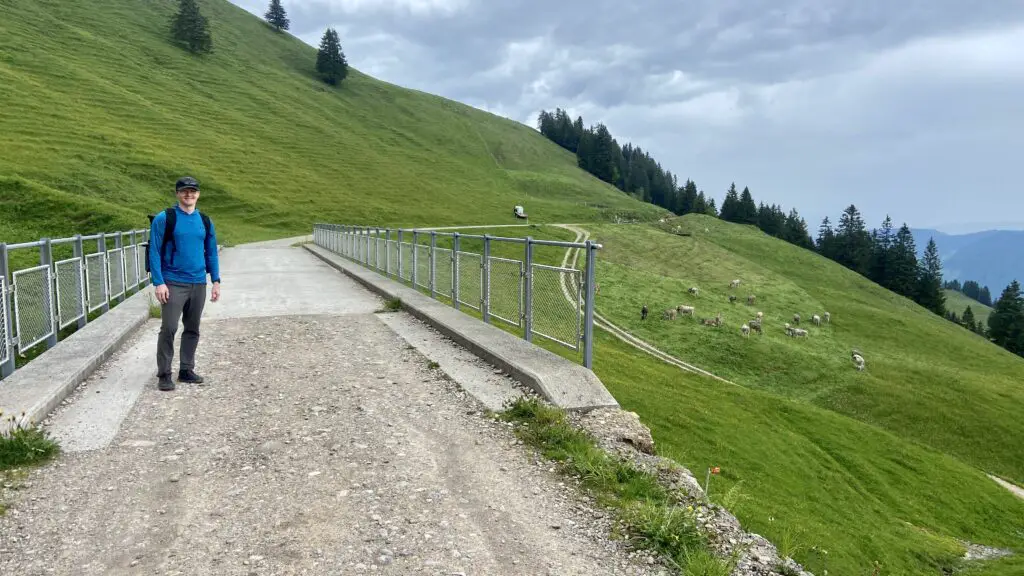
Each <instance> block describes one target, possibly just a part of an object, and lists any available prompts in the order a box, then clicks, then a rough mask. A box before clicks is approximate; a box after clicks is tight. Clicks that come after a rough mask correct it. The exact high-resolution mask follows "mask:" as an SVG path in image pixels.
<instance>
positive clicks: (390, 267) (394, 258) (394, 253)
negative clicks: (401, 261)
mask: <svg viewBox="0 0 1024 576" xmlns="http://www.w3.org/2000/svg"><path fill="white" fill-rule="evenodd" d="M387 243H388V247H387V261H386V262H385V264H386V265H387V268H385V272H386V274H387V275H388V276H393V275H395V274H396V273H397V272H398V242H396V241H395V240H388V241H387Z"/></svg>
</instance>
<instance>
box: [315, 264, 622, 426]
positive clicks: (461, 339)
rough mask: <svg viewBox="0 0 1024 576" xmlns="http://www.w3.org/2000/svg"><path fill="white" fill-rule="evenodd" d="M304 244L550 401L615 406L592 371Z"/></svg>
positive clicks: (585, 406)
mask: <svg viewBox="0 0 1024 576" xmlns="http://www.w3.org/2000/svg"><path fill="white" fill-rule="evenodd" d="M304 247H305V248H306V250H308V251H310V252H311V253H313V254H314V255H315V256H317V257H318V258H320V259H321V260H323V261H324V262H326V263H327V264H328V265H330V266H332V267H333V268H335V269H337V270H339V271H341V272H342V273H344V274H346V275H348V276H349V277H351V278H353V279H354V280H356V281H357V282H359V283H360V284H362V285H363V286H366V287H367V288H368V289H370V290H371V291H373V292H376V293H378V294H381V295H382V296H384V297H386V298H398V299H400V300H401V301H402V308H403V309H404V310H405V311H407V312H409V313H410V314H412V315H413V316H415V317H417V318H419V319H420V320H423V321H424V322H426V323H427V324H430V325H431V326H433V327H434V328H436V329H437V330H438V331H440V332H441V333H442V334H444V335H445V336H447V337H449V338H451V339H452V340H454V341H455V342H457V343H458V344H459V345H460V346H462V347H464V348H466V349H467V350H469V351H470V352H472V353H473V354H475V355H477V356H478V357H480V358H482V359H483V360H484V361H486V362H488V363H490V364H492V365H493V366H495V367H498V368H501V369H502V370H504V371H505V372H507V373H508V374H510V375H511V376H512V377H513V378H515V379H516V380H518V381H520V382H522V383H523V384H525V385H527V386H529V387H530V388H532V389H533V390H534V391H536V392H537V393H538V394H540V395H541V396H543V397H544V398H546V399H547V400H548V401H549V402H551V403H552V404H555V405H556V406H559V407H562V408H565V409H569V410H591V409H594V408H602V407H612V406H613V407H618V405H619V404H618V402H617V401H616V400H615V398H614V397H613V396H612V395H611V394H610V393H609V392H608V390H607V389H606V388H605V386H604V384H603V383H602V382H601V380H600V379H598V377H597V375H596V374H594V372H593V371H591V370H589V369H587V368H584V367H583V366H581V365H579V364H576V363H574V362H571V361H569V360H567V359H565V358H562V357H561V356H559V355H557V354H555V353H553V352H550V351H548V350H545V349H544V348H541V347H539V346H536V345H534V344H531V343H530V342H527V341H525V340H523V339H522V338H519V337H517V336H515V335H514V334H510V333H509V332H506V331H504V330H502V329H501V328H498V327H496V326H492V325H490V324H486V323H484V322H482V321H480V320H477V319H476V318H473V317H472V316H468V315H466V314H464V313H462V312H459V311H458V310H455V309H454V308H451V307H450V306H447V305H445V304H443V303H441V302H438V301H437V300H434V299H432V298H430V297H429V296H426V295H424V294H422V293H421V292H419V291H418V290H415V289H413V288H411V287H409V286H406V285H403V284H400V283H399V282H396V281H394V280H392V279H390V278H386V277H384V276H381V275H380V274H378V273H376V272H374V271H372V270H370V269H368V268H365V267H363V266H361V265H359V264H356V263H355V262H352V261H351V260H348V259H346V258H343V257H341V256H339V255H337V254H334V253H333V252H330V251H328V250H324V249H323V248H320V247H319V246H316V245H312V244H306V245H304Z"/></svg>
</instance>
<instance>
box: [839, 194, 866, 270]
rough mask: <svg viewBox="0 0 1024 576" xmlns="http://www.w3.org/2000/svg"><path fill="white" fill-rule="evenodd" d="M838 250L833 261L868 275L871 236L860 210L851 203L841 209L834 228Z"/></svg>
mask: <svg viewBox="0 0 1024 576" xmlns="http://www.w3.org/2000/svg"><path fill="white" fill-rule="evenodd" d="M836 243H837V245H838V250H837V252H836V254H835V258H834V259H835V261H836V262H839V263H840V264H842V265H843V266H846V267H847V268H849V269H850V270H853V271H855V272H859V273H860V274H862V275H864V276H867V275H868V263H869V261H870V258H871V236H870V234H868V231H867V227H866V226H865V224H864V219H863V218H862V217H861V215H860V211H859V210H857V207H856V206H854V205H853V204H850V205H849V206H847V207H846V209H845V210H843V214H842V215H841V216H840V217H839V226H838V228H837V229H836Z"/></svg>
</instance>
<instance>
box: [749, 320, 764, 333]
mask: <svg viewBox="0 0 1024 576" xmlns="http://www.w3.org/2000/svg"><path fill="white" fill-rule="evenodd" d="M747 324H749V325H750V329H751V330H753V331H754V332H757V333H758V334H760V335H761V336H764V332H763V331H762V330H761V321H760V320H751V321H750V322H748V323H747Z"/></svg>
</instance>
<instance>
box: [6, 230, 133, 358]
mask: <svg viewBox="0 0 1024 576" xmlns="http://www.w3.org/2000/svg"><path fill="white" fill-rule="evenodd" d="M125 238H127V239H128V241H127V243H126V242H125ZM108 239H112V240H113V241H114V248H112V249H111V248H108V246H107V240H108ZM87 241H88V242H90V243H91V242H92V241H95V242H96V244H94V245H91V246H87V245H86V242H87ZM62 244H71V246H72V248H73V250H74V255H73V256H72V257H70V258H62V259H60V260H56V261H55V260H54V250H53V247H54V246H55V245H62ZM148 244H149V229H147V228H138V229H132V230H115V231H113V232H98V233H94V234H76V235H74V236H68V237H63V238H45V237H44V238H40V239H39V240H32V241H29V242H15V243H11V244H7V243H4V242H0V378H6V377H7V376H9V375H10V374H12V373H13V372H14V371H15V369H16V365H15V353H16V350H15V347H17V353H19V354H24V353H25V352H26V351H27V350H29V349H31V348H34V347H35V346H36V345H38V344H40V343H42V342H44V341H45V343H46V347H47V349H49V348H52V347H54V346H56V345H57V342H58V340H59V339H60V337H61V333H62V331H63V330H64V329H65V328H70V327H71V326H72V325H73V324H76V323H77V325H78V328H79V329H81V328H84V327H85V325H86V324H87V323H88V322H89V314H90V313H93V312H99V313H100V314H103V313H105V312H107V311H108V310H109V309H110V304H111V302H114V303H118V302H122V301H124V299H125V298H127V297H128V296H129V294H130V291H131V290H132V289H136V290H141V289H142V288H143V287H145V286H146V285H147V284H148V282H149V274H148V273H147V272H146V271H145V261H144V260H145V255H144V254H143V252H142V250H140V249H139V248H141V247H142V246H144V245H148ZM25 249H35V250H38V251H39V264H37V265H34V266H29V267H26V268H23V269H20V270H12V269H11V260H10V253H11V252H12V251H14V250H25ZM129 249H131V250H129ZM111 251H114V256H111V255H110V253H111ZM94 255H102V256H101V257H99V261H98V264H96V259H95V258H93V256H94ZM76 259H77V260H78V263H77V266H76V265H75V263H74V261H75V260H76ZM44 268H45V272H44V273H43V276H42V278H40V279H32V278H31V275H32V274H33V273H34V272H35V271H39V270H42V269H44ZM62 274H63V275H62ZM69 275H70V276H69ZM62 279H63V280H62ZM115 280H116V282H115ZM40 281H41V282H40ZM22 282H27V283H28V284H29V286H30V287H32V286H37V287H39V288H40V289H41V290H42V300H41V301H39V302H34V301H33V300H32V298H33V291H32V290H29V291H28V292H23V291H22V290H19V289H18V287H19V285H20V284H21V283H22ZM33 282H40V283H39V284H34V285H33ZM93 288H96V292H95V293H94V291H93ZM68 290H70V292H67V291H68ZM23 293H24V294H25V296H21V295H22V294H23ZM62 296H63V297H62ZM22 298H27V299H28V304H26V303H24V302H23V301H22ZM68 298H70V301H69V300H68ZM30 305H38V309H34V308H33V309H30V311H29V313H39V314H42V322H41V323H34V322H33V321H32V320H31V319H30V320H29V321H28V322H29V327H28V328H26V327H25V326H23V324H22V321H23V319H24V317H23V312H24V310H23V309H22V308H24V307H26V306H30ZM37 318H38V317H37ZM26 329H27V330H29V331H30V332H29V333H30V335H31V337H27V336H26V335H25V334H23V333H22V331H23V330H26ZM33 329H35V330H37V331H39V333H37V332H35V331H32V330H33ZM15 333H17V334H15Z"/></svg>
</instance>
